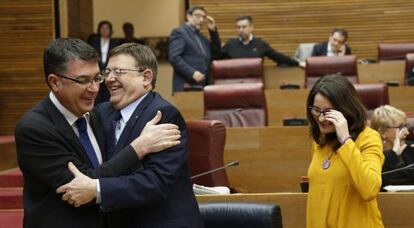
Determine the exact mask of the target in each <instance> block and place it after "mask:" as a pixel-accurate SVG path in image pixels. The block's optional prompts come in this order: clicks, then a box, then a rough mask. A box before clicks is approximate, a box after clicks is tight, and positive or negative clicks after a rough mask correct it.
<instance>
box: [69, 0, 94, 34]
mask: <svg viewBox="0 0 414 228" xmlns="http://www.w3.org/2000/svg"><path fill="white" fill-rule="evenodd" d="M67 7H68V27H69V37H77V38H81V39H83V40H85V41H86V39H87V38H88V36H89V35H90V34H91V33H93V32H95V29H94V28H93V8H92V7H93V5H92V0H69V1H68V2H67Z"/></svg>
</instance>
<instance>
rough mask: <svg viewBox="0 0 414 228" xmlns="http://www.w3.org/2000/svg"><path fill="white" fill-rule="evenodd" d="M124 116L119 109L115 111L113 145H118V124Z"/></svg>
mask: <svg viewBox="0 0 414 228" xmlns="http://www.w3.org/2000/svg"><path fill="white" fill-rule="evenodd" d="M121 118H122V115H121V112H120V111H119V110H117V111H115V117H114V120H113V121H112V124H111V126H112V129H111V130H112V137H113V139H114V140H113V146H115V145H116V143H117V141H118V140H117V139H116V133H115V132H116V127H117V126H118V124H120V123H119V120H120V119H121Z"/></svg>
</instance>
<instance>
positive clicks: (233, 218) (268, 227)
mask: <svg viewBox="0 0 414 228" xmlns="http://www.w3.org/2000/svg"><path fill="white" fill-rule="evenodd" d="M199 208H200V213H201V217H202V219H203V221H204V225H205V228H221V227H237V228H252V227H254V228H282V227H283V225H282V214H281V211H280V207H279V205H276V204H264V203H241V202H218V203H200V204H199Z"/></svg>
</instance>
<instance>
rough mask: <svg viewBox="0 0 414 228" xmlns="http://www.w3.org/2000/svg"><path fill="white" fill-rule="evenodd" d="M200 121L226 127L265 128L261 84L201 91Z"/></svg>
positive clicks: (232, 85)
mask: <svg viewBox="0 0 414 228" xmlns="http://www.w3.org/2000/svg"><path fill="white" fill-rule="evenodd" d="M204 119H209V120H220V121H221V122H223V124H224V125H225V126H226V127H263V126H268V114H267V104H266V97H265V93H264V88H263V84H262V83H243V84H223V85H208V86H206V87H204Z"/></svg>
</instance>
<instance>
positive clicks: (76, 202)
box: [56, 162, 97, 207]
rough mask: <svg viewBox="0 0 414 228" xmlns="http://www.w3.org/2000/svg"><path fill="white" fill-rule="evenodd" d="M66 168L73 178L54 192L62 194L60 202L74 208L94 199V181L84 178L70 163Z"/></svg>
mask: <svg viewBox="0 0 414 228" xmlns="http://www.w3.org/2000/svg"><path fill="white" fill-rule="evenodd" d="M68 168H69V170H70V171H71V172H72V173H73V175H74V176H75V178H74V179H73V180H72V181H71V182H69V183H67V184H65V185H62V186H60V187H59V188H58V189H57V190H56V192H57V193H64V194H63V196H62V200H64V201H67V202H68V203H69V204H71V205H73V206H75V207H79V206H81V205H83V204H85V203H88V202H90V201H92V200H93V199H95V198H96V184H97V183H96V180H95V179H91V178H89V177H88V176H85V175H84V174H83V173H81V172H80V171H79V170H78V169H77V168H76V166H75V165H74V164H73V163H72V162H69V164H68Z"/></svg>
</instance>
